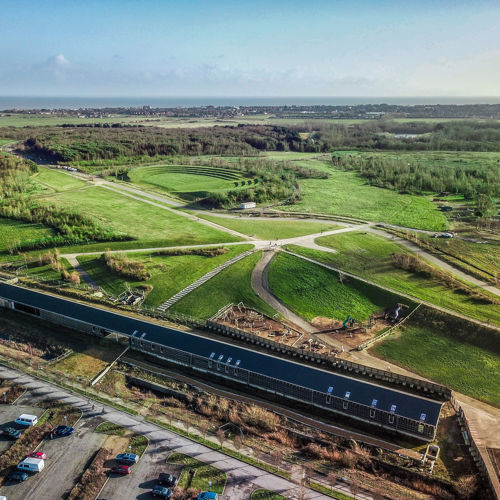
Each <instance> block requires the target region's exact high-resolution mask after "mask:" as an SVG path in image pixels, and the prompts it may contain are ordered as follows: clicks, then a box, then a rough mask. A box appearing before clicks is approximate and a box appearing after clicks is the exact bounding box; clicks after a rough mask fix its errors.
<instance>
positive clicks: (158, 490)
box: [151, 484, 172, 499]
mask: <svg viewBox="0 0 500 500" xmlns="http://www.w3.org/2000/svg"><path fill="white" fill-rule="evenodd" d="M151 493H152V494H153V496H154V497H160V498H167V499H168V498H170V497H171V496H172V490H170V489H168V488H165V486H161V485H159V484H157V485H156V486H155V487H154V488H153V491H152V492H151Z"/></svg>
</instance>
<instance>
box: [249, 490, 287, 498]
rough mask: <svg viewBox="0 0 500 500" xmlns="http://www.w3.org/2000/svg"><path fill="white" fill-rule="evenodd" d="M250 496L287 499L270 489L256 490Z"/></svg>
mask: <svg viewBox="0 0 500 500" xmlns="http://www.w3.org/2000/svg"><path fill="white" fill-rule="evenodd" d="M250 498H251V500H285V497H284V496H283V495H280V494H279V493H274V491H269V490H255V491H254V492H253V493H252V496H251V497H250Z"/></svg>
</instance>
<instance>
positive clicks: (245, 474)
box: [0, 366, 329, 500]
mask: <svg viewBox="0 0 500 500" xmlns="http://www.w3.org/2000/svg"><path fill="white" fill-rule="evenodd" d="M0 374H1V376H2V378H5V379H8V380H15V381H16V382H17V383H20V384H22V385H24V386H25V387H26V388H27V389H28V390H29V391H31V392H32V393H41V394H43V395H44V396H45V398H46V399H50V400H59V401H63V402H64V403H66V404H69V405H72V406H75V407H78V408H80V410H81V411H82V412H83V413H84V414H89V413H92V405H91V404H89V403H88V401H87V399H86V398H82V397H80V396H76V395H73V394H72V393H70V392H69V391H66V390H63V389H60V388H59V387H57V386H55V385H53V384H50V383H49V382H46V381H44V380H39V379H36V378H34V377H31V376H29V375H25V374H21V373H19V372H18V371H16V370H13V369H11V368H7V367H5V366H0ZM98 408H99V410H100V409H101V408H104V414H102V417H103V418H104V419H106V420H108V421H110V422H113V423H115V424H117V425H121V426H122V427H125V428H127V429H131V430H133V431H134V432H136V433H138V434H142V435H145V436H147V437H148V438H149V440H150V442H156V443H158V442H161V443H162V444H163V446H164V447H165V449H167V448H168V449H170V450H172V451H176V452H179V453H184V454H186V455H189V456H192V457H195V458H196V459H198V460H201V461H202V462H206V463H210V464H211V465H213V466H214V467H217V468H218V469H221V470H223V471H224V472H226V474H227V475H228V482H229V486H230V489H229V494H230V495H231V496H228V495H227V494H225V495H223V496H222V497H221V498H223V499H224V500H239V499H241V500H243V499H245V500H247V499H248V496H245V495H246V493H242V495H240V494H239V493H238V491H240V490H241V491H242V492H245V491H247V489H248V488H246V487H245V488H241V486H242V485H248V486H251V488H249V489H250V490H253V489H258V488H265V489H268V490H271V491H275V492H277V493H280V494H282V495H284V496H285V497H286V498H295V497H297V496H298V494H299V491H298V490H299V488H298V487H297V485H296V484H294V483H293V482H291V481H289V480H287V479H284V478H281V477H279V476H275V475H274V474H270V473H268V472H266V471H263V470H261V469H258V468H256V467H253V466H251V465H248V464H246V463H244V462H240V461H239V460H236V459H235V458H232V457H229V456H227V455H225V454H223V453H220V452H218V451H214V450H212V449H210V448H207V447H206V446H203V445H201V444H199V443H195V442H193V441H190V440H189V439H187V438H185V437H183V436H179V435H178V434H175V433H173V432H170V431H168V430H166V429H163V428H161V427H158V426H156V425H154V424H151V423H149V422H145V421H144V420H143V418H142V417H139V416H132V415H128V414H127V413H125V412H121V411H118V410H115V409H114V408H112V407H109V406H106V405H104V406H103V405H102V404H101V403H98ZM236 485H239V486H238V487H236ZM231 492H232V493H231ZM304 498H306V499H308V500H327V499H328V498H329V497H328V496H326V495H323V494H321V493H316V492H314V491H312V490H307V492H306V495H305V497H304Z"/></svg>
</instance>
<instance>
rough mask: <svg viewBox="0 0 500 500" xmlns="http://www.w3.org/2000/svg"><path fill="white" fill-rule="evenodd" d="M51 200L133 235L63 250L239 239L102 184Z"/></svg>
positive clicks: (88, 249) (121, 247)
mask: <svg viewBox="0 0 500 500" xmlns="http://www.w3.org/2000/svg"><path fill="white" fill-rule="evenodd" d="M51 201H53V202H55V203H56V204H60V205H64V206H67V207H71V208H73V209H74V210H77V211H78V212H80V213H84V214H86V215H91V216H93V217H96V218H97V219H99V220H100V221H102V222H103V223H106V224H108V225H109V226H110V227H111V228H113V229H114V230H115V231H117V232H119V233H123V234H127V235H129V236H131V237H132V238H134V241H127V242H109V243H102V244H94V245H88V246H83V247H81V246H80V247H77V248H76V249H75V248H74V247H73V248H71V247H69V248H68V250H67V251H93V250H99V249H105V248H110V249H126V248H141V247H163V246H165V247H166V246H176V245H197V244H203V243H221V242H230V241H239V239H238V238H236V237H235V236H232V235H230V234H227V233H224V232H222V231H218V230H217V229H213V228H211V227H208V226H205V225H202V224H199V223H197V222H195V221H191V220H189V219H187V218H186V217H183V216H180V215H177V214H175V213H173V212H172V211H170V210H166V209H163V208H160V207H157V206H154V205H151V204H149V203H146V202H143V201H139V200H135V199H132V198H130V197H128V196H125V195H122V194H120V193H115V192H113V191H110V190H109V189H105V188H102V187H90V188H88V189H84V190H80V191H73V192H62V193H59V194H58V195H56V196H52V197H51ZM78 248H79V249H80V250H78Z"/></svg>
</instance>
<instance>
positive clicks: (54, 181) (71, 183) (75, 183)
mask: <svg viewBox="0 0 500 500" xmlns="http://www.w3.org/2000/svg"><path fill="white" fill-rule="evenodd" d="M33 180H34V181H35V182H39V183H41V184H43V185H44V186H47V187H48V188H49V189H51V190H53V191H57V192H60V191H67V190H68V189H77V188H81V187H84V186H86V185H87V183H86V182H84V181H81V180H79V179H75V178H74V177H72V176H71V175H68V174H65V173H63V172H62V171H58V170H54V169H52V168H47V167H38V173H37V174H36V175H34V176H33Z"/></svg>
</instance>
